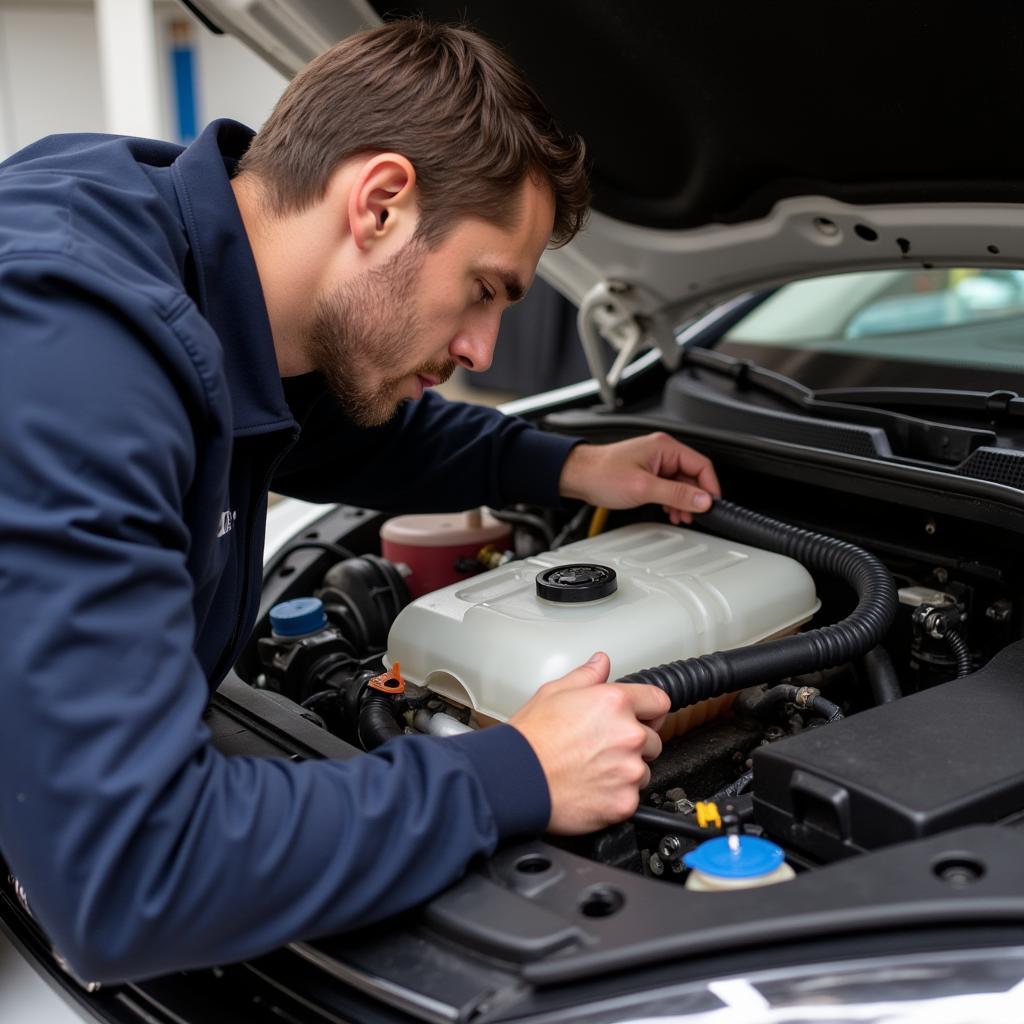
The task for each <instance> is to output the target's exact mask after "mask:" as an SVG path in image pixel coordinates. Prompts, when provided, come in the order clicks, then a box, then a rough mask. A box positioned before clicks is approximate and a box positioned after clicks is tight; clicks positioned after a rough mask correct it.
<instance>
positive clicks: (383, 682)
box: [366, 661, 405, 693]
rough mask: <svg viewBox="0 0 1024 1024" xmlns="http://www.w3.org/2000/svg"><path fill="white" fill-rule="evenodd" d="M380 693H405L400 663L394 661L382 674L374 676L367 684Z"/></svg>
mask: <svg viewBox="0 0 1024 1024" xmlns="http://www.w3.org/2000/svg"><path fill="white" fill-rule="evenodd" d="M366 685H367V686H372V687H373V688H374V689H375V690H380V691H381V692H382V693H405V680H404V679H403V678H402V673H401V665H400V664H399V663H398V662H397V661H396V662H395V663H394V665H392V666H391V668H390V669H389V670H388V671H387V672H384V673H383V674H382V675H379V676H374V677H373V678H372V679H371V680H370V681H369V682H368V683H367V684H366Z"/></svg>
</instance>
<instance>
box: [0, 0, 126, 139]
mask: <svg viewBox="0 0 1024 1024" xmlns="http://www.w3.org/2000/svg"><path fill="white" fill-rule="evenodd" d="M0 103H2V111H3V116H2V120H0V154H2V155H3V156H6V155H7V154H9V153H12V152H14V150H16V149H20V148H21V147H22V146H24V145H27V144H28V143H29V142H32V141H34V140H35V139H38V138H39V137H40V136H42V135H49V134H51V133H53V132H101V131H103V130H104V129H105V127H106V126H105V124H104V118H103V95H102V93H101V91H100V66H99V55H98V51H97V42H96V23H95V19H94V18H93V12H92V5H91V4H75V3H47V2H46V0H35V2H31V0H30V2H28V3H24V2H22V3H2V4H0Z"/></svg>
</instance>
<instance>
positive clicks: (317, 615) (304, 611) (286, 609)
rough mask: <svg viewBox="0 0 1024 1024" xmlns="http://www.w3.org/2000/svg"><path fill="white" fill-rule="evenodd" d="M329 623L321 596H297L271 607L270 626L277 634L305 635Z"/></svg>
mask: <svg viewBox="0 0 1024 1024" xmlns="http://www.w3.org/2000/svg"><path fill="white" fill-rule="evenodd" d="M326 625H327V616H326V615H325V614H324V603H323V601H321V600H320V598H319V597H297V598H295V600H294V601H282V602H281V604H275V605H274V607H273V608H271V609H270V628H271V629H272V630H273V631H274V633H275V634H277V636H305V635H306V634H307V633H315V632H316V631H317V630H318V629H323V627H324V626H326Z"/></svg>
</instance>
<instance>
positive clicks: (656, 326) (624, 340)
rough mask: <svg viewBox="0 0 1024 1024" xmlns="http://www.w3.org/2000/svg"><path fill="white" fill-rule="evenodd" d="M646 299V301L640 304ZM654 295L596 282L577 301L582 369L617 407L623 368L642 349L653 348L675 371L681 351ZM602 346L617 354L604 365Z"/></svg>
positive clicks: (618, 284) (627, 286)
mask: <svg viewBox="0 0 1024 1024" xmlns="http://www.w3.org/2000/svg"><path fill="white" fill-rule="evenodd" d="M645 298H647V299H649V300H651V301H648V302H645V301H644V299H645ZM658 305H659V304H657V303H656V302H654V301H653V296H644V295H643V293H642V292H641V291H640V290H639V289H638V288H637V287H636V286H634V285H630V284H627V283H626V282H623V281H600V282H598V284H596V285H594V287H593V288H591V289H590V291H589V292H587V294H586V295H585V296H584V297H583V301H582V302H581V303H580V310H579V317H578V326H579V332H580V340H581V341H582V343H583V351H584V354H585V355H586V357H587V365H588V366H589V367H590V372H591V373H592V374H593V376H594V379H595V380H596V381H597V386H598V389H599V390H600V392H601V397H602V398H603V399H604V401H605V402H606V403H607V404H608V405H611V406H615V405H616V404H617V399H616V394H615V392H616V389H617V388H618V386H619V382H620V381H621V380H622V373H623V371H624V370H625V369H626V367H627V366H629V364H630V363H631V362H633V360H634V359H635V358H636V357H637V356H638V355H639V354H640V353H641V352H643V351H644V350H645V349H648V348H656V349H657V350H658V351H659V352H660V353H661V358H662V361H663V362H664V363H665V365H666V366H667V367H668V368H669V369H671V370H674V369H675V368H676V367H677V366H678V365H679V359H680V354H681V350H680V347H679V343H678V342H677V341H676V336H675V329H674V326H673V325H672V324H671V323H670V322H669V321H668V320H666V319H665V318H664V317H663V316H661V315H659V313H658V312H644V309H645V308H646V309H648V310H657V309H658ZM605 342H607V343H608V344H610V345H611V346H612V348H613V349H615V351H616V355H615V358H614V360H612V361H611V362H609V359H608V352H607V349H606V348H605Z"/></svg>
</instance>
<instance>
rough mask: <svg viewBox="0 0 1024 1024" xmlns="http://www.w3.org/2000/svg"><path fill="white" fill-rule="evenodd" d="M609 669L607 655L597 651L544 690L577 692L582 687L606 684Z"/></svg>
mask: <svg viewBox="0 0 1024 1024" xmlns="http://www.w3.org/2000/svg"><path fill="white" fill-rule="evenodd" d="M611 667H612V666H611V662H610V661H609V660H608V655H607V654H605V653H604V651H597V652H596V653H595V654H592V655H591V656H590V658H589V660H588V661H586V662H584V663H583V664H582V665H580V666H579V667H578V668H574V669H573V670H572V671H571V672H567V673H566V674H565V675H564V676H562V677H561V678H559V679H554V680H552V681H551V682H550V683H547V684H546V685H545V687H544V688H545V689H546V690H548V691H550V692H553V693H559V692H561V691H562V690H578V689H580V688H581V687H584V686H596V685H598V684H599V683H606V682H607V681H608V674H609V673H610V672H611Z"/></svg>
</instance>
